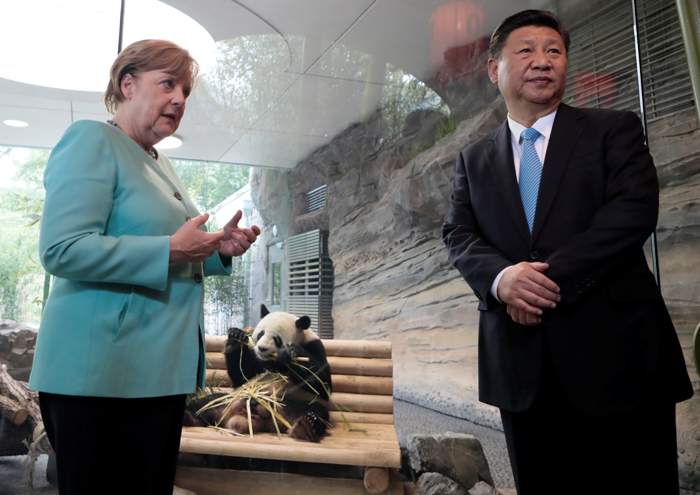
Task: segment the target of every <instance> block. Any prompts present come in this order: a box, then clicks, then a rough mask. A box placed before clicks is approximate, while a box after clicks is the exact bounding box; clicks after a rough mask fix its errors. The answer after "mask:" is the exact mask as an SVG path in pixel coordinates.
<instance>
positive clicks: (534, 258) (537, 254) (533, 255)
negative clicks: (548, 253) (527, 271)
mask: <svg viewBox="0 0 700 495" xmlns="http://www.w3.org/2000/svg"><path fill="white" fill-rule="evenodd" d="M539 260H540V252H539V251H537V250H535V251H532V252H531V253H530V261H539Z"/></svg>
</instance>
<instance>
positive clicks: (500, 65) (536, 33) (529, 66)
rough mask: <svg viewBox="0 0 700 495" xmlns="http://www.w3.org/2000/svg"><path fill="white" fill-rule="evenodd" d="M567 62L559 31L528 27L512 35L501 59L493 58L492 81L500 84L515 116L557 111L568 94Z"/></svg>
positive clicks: (489, 69)
mask: <svg viewBox="0 0 700 495" xmlns="http://www.w3.org/2000/svg"><path fill="white" fill-rule="evenodd" d="M567 61H568V60H567V56H566V48H565V46H564V40H563V39H562V38H561V35H560V34H559V33H558V32H557V31H555V30H554V29H552V28H549V27H544V26H524V27H521V28H518V29H515V30H514V31H512V32H511V33H510V34H509V35H508V38H506V42H505V43H504V44H503V49H502V50H501V55H500V56H499V57H498V58H497V59H489V62H488V71H489V78H490V79H491V82H493V83H497V84H498V89H499V91H500V92H501V94H502V95H503V98H504V99H505V101H506V105H507V106H508V110H509V111H510V112H511V113H512V112H514V111H515V112H517V111H518V110H524V109H530V110H532V109H534V110H537V109H549V108H555V107H556V106H557V105H559V102H560V101H561V99H562V96H563V95H564V89H565V85H566V66H567Z"/></svg>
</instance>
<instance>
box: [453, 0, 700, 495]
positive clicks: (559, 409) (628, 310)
mask: <svg viewBox="0 0 700 495" xmlns="http://www.w3.org/2000/svg"><path fill="white" fill-rule="evenodd" d="M568 45H569V37H568V33H567V32H566V30H565V29H564V28H563V26H562V25H561V23H560V21H559V20H558V19H557V18H556V17H555V16H554V15H552V14H551V13H549V12H546V11H536V10H527V11H524V12H520V13H518V14H515V15H513V16H511V17H509V18H507V19H506V20H504V21H503V23H502V24H501V25H500V26H499V27H498V28H497V29H496V30H495V32H494V33H493V35H492V37H491V42H490V47H489V51H490V53H489V55H490V58H489V61H488V74H489V78H490V79H491V81H492V82H494V83H496V84H497V85H498V89H499V91H500V93H501V95H502V96H503V99H504V100H505V103H506V107H507V109H508V119H507V121H506V122H504V123H503V125H501V126H500V127H499V128H498V129H496V131H495V132H493V134H491V135H490V136H487V137H486V138H485V139H482V140H481V141H479V142H477V143H474V144H472V145H470V146H467V147H466V148H465V149H464V150H463V151H462V152H461V153H460V154H459V156H458V158H457V163H456V167H455V176H454V184H453V187H454V189H453V195H452V199H451V205H450V210H449V213H448V216H447V221H446V223H445V225H444V229H443V238H444V241H445V244H446V245H447V247H448V249H449V256H450V261H451V262H452V263H453V264H454V266H455V267H456V268H457V269H458V270H459V271H460V273H461V274H462V275H463V277H464V279H465V280H466V281H467V283H468V284H469V285H470V286H471V288H472V289H473V290H474V292H475V294H476V296H477V297H478V299H479V310H480V312H481V313H480V321H479V391H480V400H482V401H483V402H486V403H488V404H492V405H495V406H498V407H499V408H500V410H501V418H502V420H503V426H504V432H505V435H506V442H507V445H508V452H509V456H510V459H511V465H512V467H513V473H514V478H515V481H516V485H517V488H518V493H519V495H530V494H536V495H542V494H546V493H564V494H574V493H597V494H602V493H621V494H622V493H624V494H626V493H649V494H659V495H662V494H663V495H670V494H673V493H678V490H679V488H678V472H677V471H678V468H677V459H676V455H677V454H676V440H675V403H676V402H678V401H681V400H684V399H687V398H688V397H690V396H691V395H692V387H691V385H690V380H689V378H688V374H687V371H686V368H685V364H684V362H683V355H682V352H681V349H680V345H679V343H678V338H677V336H676V334H675V331H674V329H673V325H672V323H671V320H670V318H669V315H668V312H667V310H666V307H665V305H664V303H663V300H662V298H661V294H660V292H659V290H658V288H657V286H656V284H655V281H654V277H653V275H652V274H651V272H650V271H649V268H648V266H647V263H646V260H645V257H644V253H643V250H642V246H643V244H644V242H645V240H646V239H647V238H648V237H649V235H650V234H651V233H652V231H653V230H654V228H655V224H656V219H657V214H658V182H657V178H656V170H655V167H654V164H653V162H652V159H651V156H650V155H649V152H648V150H647V148H646V146H645V144H644V136H643V133H642V128H641V125H640V122H639V119H638V118H637V117H636V116H635V115H634V114H633V113H631V112H617V111H610V110H591V109H576V108H572V107H569V106H567V105H564V104H562V103H561V99H562V96H563V94H564V85H565V80H566V69H567V53H568ZM611 476H612V478H611ZM608 479H611V481H607V480H608Z"/></svg>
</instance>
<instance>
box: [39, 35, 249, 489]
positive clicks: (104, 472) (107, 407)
mask: <svg viewBox="0 0 700 495" xmlns="http://www.w3.org/2000/svg"><path fill="white" fill-rule="evenodd" d="M196 72H197V65H196V63H195V62H194V60H193V59H192V58H191V57H190V55H189V54H188V53H187V51H185V50H183V49H182V48H180V47H178V46H177V45H175V44H173V43H170V42H167V41H159V40H145V41H139V42H137V43H134V44H132V45H130V46H129V47H127V48H126V49H125V50H124V51H122V52H121V53H120V54H119V56H118V57H117V59H116V60H115V62H114V64H113V66H112V69H111V74H110V82H109V85H108V87H107V92H106V94H105V103H106V105H107V108H108V110H110V112H111V113H112V114H113V115H114V119H113V120H112V121H110V122H109V123H101V122H94V121H80V122H76V123H75V124H73V125H71V127H70V128H69V129H68V130H67V131H66V133H65V135H64V136H63V138H62V139H61V140H60V142H59V143H58V144H57V145H56V147H55V148H54V150H53V152H52V153H51V157H50V158H49V162H48V164H47V166H46V172H45V177H44V183H45V186H46V200H45V204H44V213H43V218H42V225H41V236H40V256H41V261H42V263H43V265H44V267H45V268H46V270H47V271H48V272H49V273H51V274H53V275H54V276H55V279H54V285H53V290H52V292H51V295H50V296H49V299H48V301H47V303H46V307H45V309H44V313H43V318H42V322H41V328H40V331H39V337H38V341H37V347H36V355H35V358H34V365H33V369H32V374H31V378H30V385H31V386H32V387H33V388H34V389H36V390H38V391H39V392H40V393H39V400H40V405H41V410H42V416H43V418H44V424H45V427H46V432H47V434H48V436H49V440H50V441H51V444H52V446H53V448H54V450H55V452H56V464H57V471H58V484H59V492H60V493H61V495H73V494H86V493H90V494H94V493H108V492H112V491H113V492H115V493H130V494H149V495H151V494H168V495H170V494H171V493H172V488H173V480H174V475H175V463H176V458H177V451H178V446H179V442H180V429H181V423H182V417H183V412H184V405H185V396H186V394H188V393H191V392H193V391H194V390H195V387H196V386H197V385H199V386H202V385H203V377H204V346H203V340H204V337H203V333H202V328H203V320H202V277H203V276H205V275H216V274H219V275H226V274H229V273H230V271H231V256H239V255H241V254H243V253H244V252H245V251H246V250H247V249H248V248H249V247H250V245H251V243H253V242H254V241H255V239H256V237H257V235H258V234H259V233H260V230H259V229H258V228H257V227H255V226H253V227H252V228H250V229H249V228H240V227H238V221H239V220H240V218H241V212H240V211H239V212H237V213H236V215H235V216H234V217H233V219H232V220H231V221H230V222H229V223H228V224H227V225H226V227H225V228H224V229H223V230H222V231H219V232H213V233H208V232H206V231H204V230H203V227H202V226H203V224H204V223H205V222H206V220H207V218H208V217H207V215H206V214H205V215H199V214H198V212H197V210H196V208H195V206H194V204H193V203H192V202H191V201H190V199H189V198H188V196H187V193H186V191H185V188H184V186H183V185H182V183H181V182H180V181H179V180H178V178H177V177H176V175H175V173H174V171H173V168H172V166H171V164H170V162H169V161H168V159H167V158H166V157H165V156H163V155H162V154H160V153H158V152H157V151H156V150H155V149H154V147H153V146H154V145H155V144H156V143H157V142H158V141H160V140H161V139H163V138H165V137H167V136H170V135H171V134H173V133H174V132H175V130H176V129H177V128H178V125H179V124H180V119H181V118H182V116H183V113H184V111H185V101H186V99H187V96H188V95H189V93H190V90H191V89H192V84H193V82H194V79H195V77H196Z"/></svg>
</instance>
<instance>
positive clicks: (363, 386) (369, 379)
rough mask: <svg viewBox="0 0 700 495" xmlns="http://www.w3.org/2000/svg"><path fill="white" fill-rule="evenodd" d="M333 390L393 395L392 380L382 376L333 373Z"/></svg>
mask: <svg viewBox="0 0 700 495" xmlns="http://www.w3.org/2000/svg"><path fill="white" fill-rule="evenodd" d="M332 380H333V391H335V392H346V393H354V394H374V395H393V393H394V381H393V380H392V379H391V378H390V377H383V376H357V375H333V377H332Z"/></svg>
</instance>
